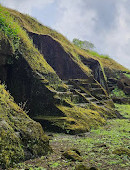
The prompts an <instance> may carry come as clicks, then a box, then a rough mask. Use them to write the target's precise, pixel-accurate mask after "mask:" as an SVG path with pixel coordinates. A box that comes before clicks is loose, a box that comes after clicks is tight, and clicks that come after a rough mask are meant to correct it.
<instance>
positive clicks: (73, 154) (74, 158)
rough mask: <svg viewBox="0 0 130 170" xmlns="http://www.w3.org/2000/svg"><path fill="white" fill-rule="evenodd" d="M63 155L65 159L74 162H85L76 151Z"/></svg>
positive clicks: (69, 151)
mask: <svg viewBox="0 0 130 170" xmlns="http://www.w3.org/2000/svg"><path fill="white" fill-rule="evenodd" d="M62 155H63V156H64V157H65V158H67V159H70V160H72V161H79V162H82V160H83V159H82V157H81V156H80V155H79V154H78V153H76V151H74V150H68V151H65V152H64V153H63V154H62Z"/></svg>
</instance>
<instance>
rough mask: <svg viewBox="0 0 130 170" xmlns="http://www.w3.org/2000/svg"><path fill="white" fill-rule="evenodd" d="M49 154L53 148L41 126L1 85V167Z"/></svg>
mask: <svg viewBox="0 0 130 170" xmlns="http://www.w3.org/2000/svg"><path fill="white" fill-rule="evenodd" d="M48 152H51V148H50V147H49V142H48V138H47V136H46V135H45V134H44V132H43V129H42V127H41V125H40V124H39V123H37V122H35V121H33V120H32V119H30V118H29V117H28V116H27V114H26V113H25V112H24V111H23V110H22V109H21V108H20V107H19V106H18V105H17V104H16V103H15V102H14V100H13V98H12V97H11V96H10V95H9V93H8V92H7V91H6V90H5V89H4V86H3V85H0V165H1V166H2V167H3V168H7V167H10V166H13V164H14V163H18V162H20V161H24V160H26V159H30V158H35V157H38V156H41V155H45V154H47V153H48Z"/></svg>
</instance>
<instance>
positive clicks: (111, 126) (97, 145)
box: [16, 104, 130, 170]
mask: <svg viewBox="0 0 130 170" xmlns="http://www.w3.org/2000/svg"><path fill="white" fill-rule="evenodd" d="M115 106H116V109H118V111H121V113H122V115H123V116H124V117H126V119H114V120H112V119H111V120H108V121H107V124H106V125H105V126H104V127H100V128H98V129H96V130H94V129H93V130H91V132H87V133H82V134H79V135H71V136H70V135H65V134H57V133H56V134H53V136H54V137H52V139H51V140H50V144H51V146H52V148H53V149H54V153H53V154H52V155H49V156H48V157H47V158H46V157H42V158H39V159H35V160H31V161H29V162H25V163H24V166H23V167H26V168H27V167H28V164H30V163H31V164H32V167H33V168H35V166H40V167H43V168H45V169H47V168H48V167H51V166H53V165H56V166H57V167H56V168H59V169H75V167H78V166H81V165H82V166H81V167H86V168H87V169H89V168H90V167H97V168H98V169H102V170H106V169H118V170H122V169H123V170H128V169H129V153H130V149H129V119H127V118H130V105H119V104H116V105H115ZM75 148H76V149H75ZM68 150H76V151H77V153H80V155H81V158H82V163H81V162H80V160H79V161H72V160H68V159H67V158H64V157H62V153H64V152H65V153H67V156H68ZM63 151H64V152H63ZM66 151H67V152H66ZM71 154H72V153H71ZM48 162H49V163H48ZM17 166H18V165H17ZM17 166H16V167H17ZM21 168H22V166H21Z"/></svg>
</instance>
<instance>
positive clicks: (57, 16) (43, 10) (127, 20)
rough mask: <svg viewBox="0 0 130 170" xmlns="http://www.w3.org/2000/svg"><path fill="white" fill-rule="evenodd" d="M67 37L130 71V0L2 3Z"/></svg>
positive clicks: (13, 0) (16, 0) (18, 0)
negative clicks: (90, 46)
mask: <svg viewBox="0 0 130 170" xmlns="http://www.w3.org/2000/svg"><path fill="white" fill-rule="evenodd" d="M0 3H1V4H3V5H4V6H6V7H10V8H13V9H17V10H19V11H20V12H23V13H26V14H29V15H31V16H33V17H35V18H37V19H38V20H39V21H40V22H41V23H43V24H44V25H47V26H50V27H51V28H53V29H55V30H57V31H58V32H60V33H62V34H63V35H64V36H66V37H67V38H68V39H69V40H70V41H72V40H73V38H79V39H81V40H88V41H91V42H92V43H94V45H95V47H96V50H97V51H98V52H100V53H103V54H108V55H110V56H111V57H112V58H113V59H115V60H116V61H118V62H119V63H120V64H122V65H124V66H126V67H127V68H129V69H130V0H0Z"/></svg>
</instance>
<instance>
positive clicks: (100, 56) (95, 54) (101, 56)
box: [88, 50, 110, 59]
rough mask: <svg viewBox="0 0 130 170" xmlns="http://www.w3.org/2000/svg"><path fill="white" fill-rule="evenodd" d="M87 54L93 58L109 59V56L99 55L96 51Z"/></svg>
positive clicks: (89, 51)
mask: <svg viewBox="0 0 130 170" xmlns="http://www.w3.org/2000/svg"><path fill="white" fill-rule="evenodd" d="M88 53H89V54H91V55H93V56H97V57H99V58H105V59H110V56H109V55H105V54H99V53H98V52H96V51H91V50H88Z"/></svg>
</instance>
